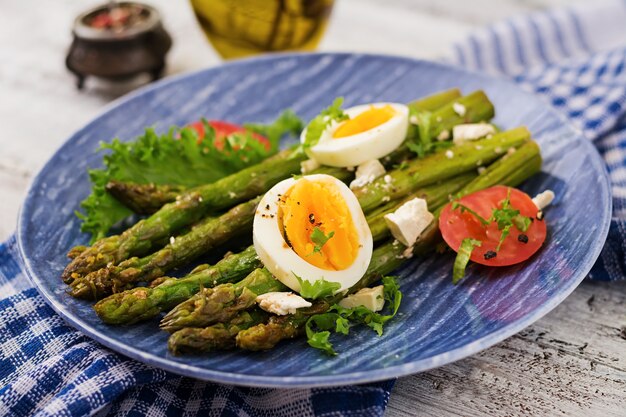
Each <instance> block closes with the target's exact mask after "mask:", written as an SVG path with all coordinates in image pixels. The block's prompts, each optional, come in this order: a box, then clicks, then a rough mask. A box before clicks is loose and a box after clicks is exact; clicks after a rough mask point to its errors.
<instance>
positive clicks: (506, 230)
mask: <svg viewBox="0 0 626 417" xmlns="http://www.w3.org/2000/svg"><path fill="white" fill-rule="evenodd" d="M512 226H513V225H512V224H507V225H506V226H504V228H503V229H502V233H500V240H499V241H498V246H496V252H500V247H501V246H502V244H503V243H504V239H506V237H507V236H508V235H509V233H511V227H512Z"/></svg>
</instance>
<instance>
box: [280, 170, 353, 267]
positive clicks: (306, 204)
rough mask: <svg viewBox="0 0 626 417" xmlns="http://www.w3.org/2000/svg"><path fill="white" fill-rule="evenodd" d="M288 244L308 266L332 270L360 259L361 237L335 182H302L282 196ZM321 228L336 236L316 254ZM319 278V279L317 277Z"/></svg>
mask: <svg viewBox="0 0 626 417" xmlns="http://www.w3.org/2000/svg"><path fill="white" fill-rule="evenodd" d="M278 216H279V219H280V220H281V221H282V227H283V230H284V235H285V237H286V239H285V240H286V241H287V242H288V243H289V245H290V246H291V248H292V249H293V250H294V251H295V252H296V253H297V254H298V256H300V257H301V258H302V259H304V260H305V261H307V262H308V263H310V264H312V265H315V266H317V267H318V268H322V269H326V270H329V271H340V270H343V269H346V268H348V267H349V266H350V265H352V263H353V262H354V260H355V259H356V257H357V252H358V250H359V236H358V234H357V231H356V228H355V226H354V222H353V221H352V215H351V214H350V210H349V209H348V206H347V204H346V202H345V200H344V198H343V196H342V195H341V193H340V192H339V190H338V189H337V187H336V186H335V185H334V184H332V183H325V182H313V181H309V180H307V179H304V178H303V179H301V180H299V181H298V182H296V183H295V184H294V185H293V186H292V187H291V188H290V189H289V191H288V192H287V193H286V194H285V195H284V196H283V197H282V199H281V201H280V203H279V210H278ZM315 227H318V228H319V229H320V230H321V231H322V232H323V233H324V235H326V236H328V235H329V234H330V233H331V232H334V235H333V236H332V237H331V238H330V239H328V241H327V242H326V243H325V244H324V245H323V246H322V247H321V250H320V251H319V252H315V253H314V248H315V243H314V242H313V240H311V234H312V233H313V230H314V229H315ZM313 278H315V277H313Z"/></svg>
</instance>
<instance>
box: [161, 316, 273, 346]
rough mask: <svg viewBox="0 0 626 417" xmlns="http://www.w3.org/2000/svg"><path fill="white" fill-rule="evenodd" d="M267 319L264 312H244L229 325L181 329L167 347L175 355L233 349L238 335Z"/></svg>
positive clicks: (219, 324) (174, 334) (170, 339)
mask: <svg viewBox="0 0 626 417" xmlns="http://www.w3.org/2000/svg"><path fill="white" fill-rule="evenodd" d="M267 319H268V314H266V313H265V312H264V311H262V310H252V311H250V312H248V311H242V312H240V313H239V314H238V315H237V316H236V317H234V318H233V319H232V320H230V321H229V322H228V323H217V324H214V325H212V326H209V327H205V328H197V327H187V328H184V329H180V330H178V331H176V332H174V333H173V334H172V335H171V336H170V337H169V339H168V343H167V345H168V348H169V350H170V352H172V353H173V354H174V355H178V354H184V353H196V354H197V353H202V352H210V351H213V350H228V349H232V348H234V347H235V336H237V333H239V332H240V331H242V330H245V329H247V328H249V327H251V326H254V325H256V324H260V323H262V322H264V321H265V320H267Z"/></svg>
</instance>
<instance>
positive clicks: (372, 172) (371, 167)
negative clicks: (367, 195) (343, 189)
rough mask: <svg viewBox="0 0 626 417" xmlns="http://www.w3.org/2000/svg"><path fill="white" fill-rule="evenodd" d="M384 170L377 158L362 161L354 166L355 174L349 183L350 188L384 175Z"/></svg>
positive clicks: (360, 185) (365, 183)
mask: <svg viewBox="0 0 626 417" xmlns="http://www.w3.org/2000/svg"><path fill="white" fill-rule="evenodd" d="M385 172H386V171H385V167H384V166H383V164H381V163H380V161H379V160H378V159H372V160H371V161H367V162H364V163H362V164H361V165H359V166H358V167H357V168H356V175H355V178H354V180H353V181H352V182H351V183H350V188H352V189H355V188H359V187H363V186H364V185H367V184H369V183H371V182H374V180H375V179H376V178H378V177H382V176H383V175H385Z"/></svg>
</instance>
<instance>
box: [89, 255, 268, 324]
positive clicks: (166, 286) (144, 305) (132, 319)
mask: <svg viewBox="0 0 626 417" xmlns="http://www.w3.org/2000/svg"><path fill="white" fill-rule="evenodd" d="M261 266H262V264H261V261H260V260H259V259H258V257H257V255H256V252H255V250H254V247H253V246H250V247H248V248H247V249H246V250H244V251H243V252H240V253H238V254H230V255H228V256H226V257H225V258H224V259H222V260H221V261H219V262H218V263H216V264H215V265H213V266H209V267H206V268H204V269H201V270H199V271H196V272H195V273H194V274H191V275H188V276H187V277H185V278H182V279H176V278H170V279H166V280H164V281H163V282H162V283H161V284H160V285H158V286H156V287H154V288H145V287H138V288H133V289H131V290H127V291H124V292H121V293H117V294H113V295H110V296H109V297H107V298H104V299H102V300H100V301H99V302H97V303H96V304H95V305H94V310H95V311H96V313H97V314H98V316H99V317H100V319H101V320H102V321H104V322H105V323H108V324H131V323H136V322H139V321H143V320H148V319H151V318H154V317H156V316H157V315H159V313H161V312H162V311H166V310H169V309H170V308H172V307H174V306H176V305H178V304H180V303H181V302H183V301H185V300H188V299H189V298H190V297H191V296H192V295H193V294H195V293H197V292H198V291H199V290H200V288H202V287H203V286H215V285H219V284H221V283H225V282H232V281H237V280H240V279H242V278H244V277H245V276H246V275H248V274H249V273H250V271H253V270H254V269H255V268H259V267H261Z"/></svg>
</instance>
